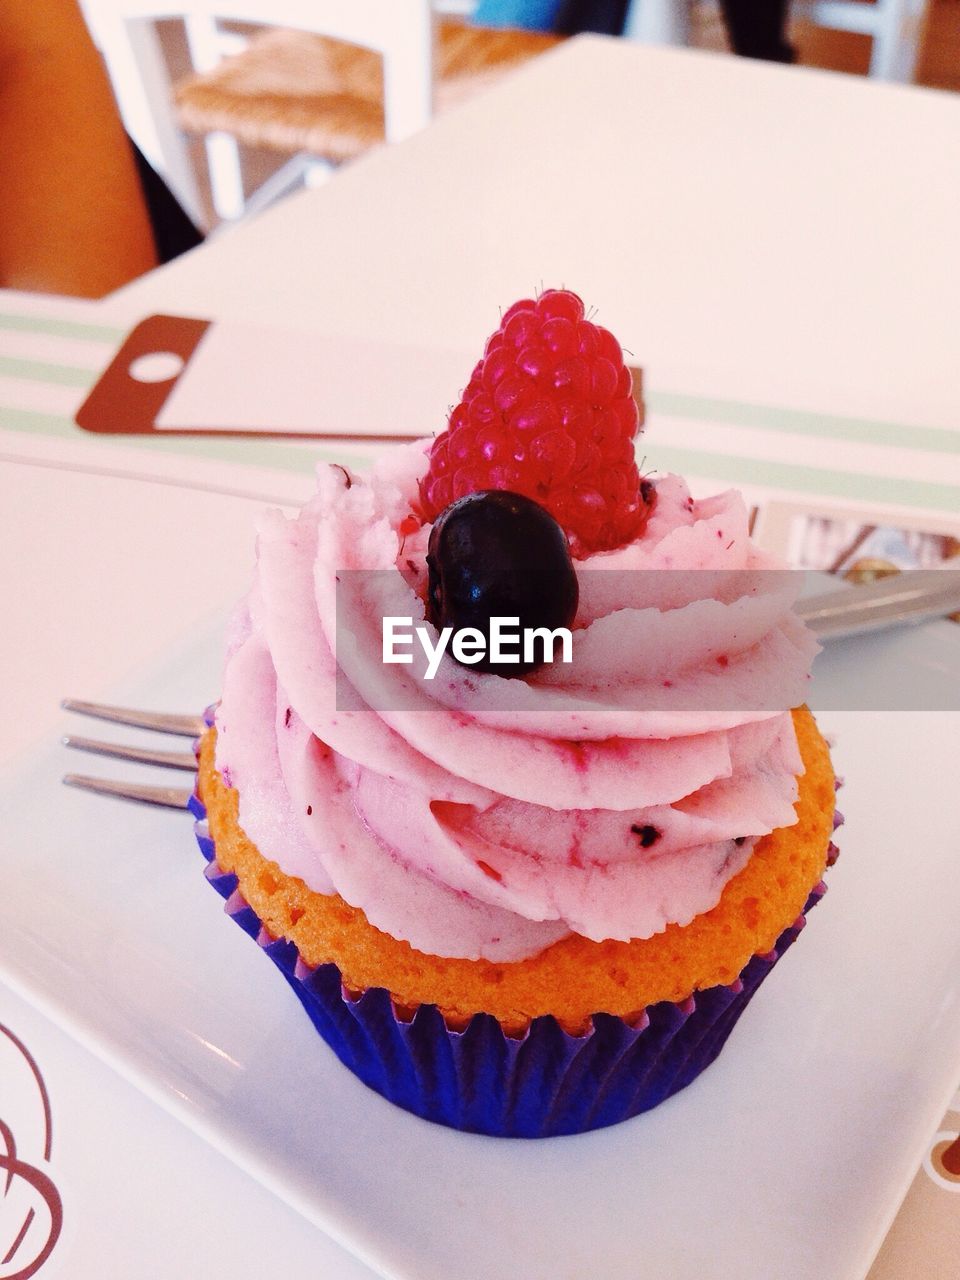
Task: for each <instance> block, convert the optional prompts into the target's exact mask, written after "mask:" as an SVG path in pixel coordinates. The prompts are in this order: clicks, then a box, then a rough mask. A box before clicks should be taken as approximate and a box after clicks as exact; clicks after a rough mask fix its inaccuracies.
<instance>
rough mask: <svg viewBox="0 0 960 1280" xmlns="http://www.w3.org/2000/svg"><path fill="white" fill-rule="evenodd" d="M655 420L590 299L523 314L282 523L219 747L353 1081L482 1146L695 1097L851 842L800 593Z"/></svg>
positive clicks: (250, 853)
mask: <svg viewBox="0 0 960 1280" xmlns="http://www.w3.org/2000/svg"><path fill="white" fill-rule="evenodd" d="M637 425H638V410H637V406H636V403H635V401H634V399H633V395H632V383H631V378H630V374H629V372H628V371H627V370H626V369H625V368H624V365H623V357H622V353H621V350H620V347H619V344H618V343H617V342H616V340H615V339H614V338H613V337H612V335H611V334H609V333H608V332H607V331H605V330H603V329H601V328H599V327H598V326H596V325H594V324H592V323H590V322H588V321H586V320H585V319H584V317H583V306H582V304H581V302H580V300H579V299H578V298H577V297H576V295H574V294H572V293H569V292H567V291H555V290H551V291H547V292H546V293H544V294H542V295H540V297H539V298H538V299H536V300H526V301H523V302H520V303H518V304H516V305H515V306H514V307H512V308H511V309H510V310H509V311H508V312H507V313H506V315H505V316H504V318H503V321H502V323H501V326H500V328H499V329H498V330H497V332H496V333H495V334H494V335H493V336H492V337H491V339H490V340H489V341H488V343H487V346H486V350H485V353H484V357H483V359H482V360H481V361H480V363H479V364H478V365H477V367H476V369H475V370H474V372H473V375H472V377H471V380H470V383H469V385H468V387H467V390H466V391H465V393H464V396H463V399H462V400H461V402H460V403H459V404H458V405H457V407H456V408H455V409H454V410H453V412H452V414H451V417H450V421H449V424H448V427H447V429H446V430H445V431H444V432H443V433H442V434H441V435H439V436H438V437H437V438H436V440H434V441H432V442H430V441H427V442H423V441H418V442H414V443H412V444H410V445H406V446H401V447H397V448H395V449H393V450H391V451H390V452H387V453H385V454H384V455H383V456H382V459H381V461H380V462H379V464H378V465H377V466H375V467H374V469H373V471H372V472H371V474H370V475H369V476H367V477H365V478H364V479H363V480H357V479H355V478H354V477H352V476H350V475H349V474H348V473H347V472H346V471H345V470H344V469H343V468H339V467H324V468H321V469H320V471H319V473H318V483H317V493H316V496H315V497H314V498H313V499H312V500H311V501H310V502H308V503H307V504H306V506H304V507H303V509H302V510H301V511H300V513H299V514H298V515H296V516H295V517H294V518H292V519H288V518H286V517H284V516H283V515H282V514H280V513H279V512H267V513H266V514H265V515H264V516H263V517H262V519H261V521H260V525H259V530H258V549H257V566H256V576H255V581H254V585H253V587H252V589H251V591H250V593H249V596H248V598H247V599H246V601H245V602H244V603H243V605H242V606H241V608H240V609H239V610H238V613H237V615H236V617H235V620H234V623H233V625H232V628H231V634H230V637H229V642H228V657H227V662H226V667H225V674H224V683H223V690H222V695H221V699H220V702H219V704H218V706H217V708H216V711H215V713H214V714H212V715H211V716H210V725H209V728H208V731H207V733H206V735H205V736H204V738H203V740H202V742H201V744H200V748H199V771H198V779H197V791H196V797H195V809H196V813H197V816H198V835H199V839H200V844H201V848H202V849H203V851H204V853H205V854H206V856H207V857H208V859H210V866H209V868H208V878H209V879H210V880H211V882H212V883H213V885H214V886H215V887H216V888H217V889H218V890H219V891H220V892H221V894H223V896H224V897H225V898H226V899H227V903H226V905H227V910H228V913H229V914H230V915H231V916H232V917H233V918H234V919H235V920H236V921H237V922H238V923H239V924H241V926H242V927H244V928H245V929H246V930H247V932H248V933H250V934H251V935H252V936H253V937H254V938H256V939H257V941H258V942H259V944H260V946H261V947H262V948H263V949H264V950H265V951H266V952H267V954H268V955H269V956H270V957H271V958H272V959H273V960H274V961H275V962H276V964H277V965H278V967H279V968H280V970H281V971H282V973H283V974H284V975H285V977H286V978H287V979H288V981H289V982H290V984H291V986H292V987H293V990H294V991H295V992H296V994H297V996H298V997H299V999H300V1000H301V1002H302V1004H303V1006H304V1008H305V1010H306V1012H307V1013H308V1015H309V1016H310V1017H311V1019H312V1021H313V1022H314V1024H315V1026H316V1027H317V1029H318V1031H319V1032H320V1034H321V1035H322V1036H323V1038H324V1039H325V1040H326V1041H327V1043H328V1044H329V1045H330V1047H331V1048H332V1049H333V1050H334V1052H335V1053H336V1054H337V1055H338V1057H339V1058H340V1059H341V1060H342V1061H343V1062H344V1063H345V1064H346V1065H347V1066H348V1067H349V1068H350V1069H351V1070H353V1071H354V1072H355V1073H356V1074H357V1075H358V1076H359V1077H360V1078H361V1079H362V1080H363V1081H364V1082H365V1083H366V1084H368V1085H369V1086H370V1087H371V1088H373V1089H375V1090H377V1091H378V1092H380V1093H381V1094H383V1095H384V1096H385V1097H387V1098H389V1099H390V1100H391V1101H393V1102H395V1103H397V1104H398V1105H400V1106H402V1107H405V1108H407V1109H408V1110H410V1111H413V1112H415V1113H416V1114H418V1115H420V1116H423V1117H425V1118H427V1119H430V1120H434V1121H438V1122H440V1123H443V1124H448V1125H451V1126H453V1127H456V1128H461V1129H466V1130H470V1131H474V1132H479V1133H486V1134H495V1135H506V1136H525V1137H537V1136H547V1135H552V1134H561V1133H575V1132H582V1131H584V1130H588V1129H592V1128H598V1127H601V1126H603V1125H608V1124H612V1123H614V1122H617V1121H620V1120H624V1119H626V1118H628V1117H630V1116H634V1115H636V1114H638V1113H639V1112H642V1111H644V1110H647V1109H649V1108H650V1107H652V1106H655V1105H656V1104H657V1103H659V1102H660V1101H662V1100H663V1099H664V1098H666V1097H669V1096H670V1095H671V1094H673V1093H675V1092H677V1090H679V1089H681V1088H683V1087H684V1086H685V1085H687V1084H689V1083H690V1082H691V1081H692V1080H693V1079H694V1078H695V1077H696V1076H697V1075H698V1074H699V1073H700V1072H701V1071H702V1070H703V1069H704V1068H705V1067H706V1066H707V1065H708V1064H709V1063H710V1062H712V1061H713V1059H714V1058H715V1057H716V1055H717V1053H719V1051H720V1049H721V1047H722V1046H723V1043H724V1042H725V1040H726V1038H727V1036H728V1034H729V1033H730V1031H731V1029H732V1027H733V1025H734V1023H735V1022H736V1020H737V1018H738V1017H739V1014H740V1013H741V1012H742V1010H743V1008H744V1007H745V1006H746V1004H747V1002H748V1001H749V1000H750V998H751V997H752V995H753V993H754V992H755V991H756V989H757V987H758V986H759V984H760V983H761V982H762V981H763V979H764V978H765V977H766V975H767V974H768V973H769V971H770V970H771V968H772V967H773V965H774V964H775V963H776V961H777V959H778V958H779V956H780V955H782V954H783V952H784V951H785V950H786V948H787V947H788V946H789V945H790V944H791V943H792V942H793V940H794V939H795V937H796V936H797V934H798V932H799V930H800V929H801V928H802V926H803V923H804V919H805V913H806V912H807V911H808V910H809V909H810V907H811V906H812V905H813V904H814V903H815V902H816V901H817V900H818V898H819V897H820V895H821V894H822V892H823V885H822V881H821V877H822V875H823V872H824V868H825V866H826V865H827V862H828V859H832V856H833V851H834V846H833V845H832V844H831V836H832V831H833V827H834V793H835V781H834V775H833V771H832V768H831V764H830V758H829V753H828V749H827V746H826V744H825V742H824V740H823V738H822V736H821V734H820V733H819V731H818V729H817V726H816V724H815V722H814V719H813V717H812V715H811V714H810V712H809V711H808V710H807V709H806V708H805V707H804V706H803V702H804V693H805V689H806V687H807V682H808V680H809V668H810V664H811V662H812V659H813V657H814V655H815V652H816V649H817V645H816V642H815V641H814V640H813V638H812V637H811V635H810V634H809V633H808V632H807V630H806V629H805V628H804V626H803V625H802V624H801V623H800V622H799V620H798V619H797V618H796V617H795V615H794V614H793V613H792V611H791V610H792V604H793V602H794V598H795V594H796V587H795V584H794V582H793V575H790V574H786V573H783V572H781V570H782V568H783V566H781V565H779V564H778V563H777V562H776V561H774V560H773V559H772V558H771V557H770V556H769V555H767V554H766V553H764V552H762V551H761V550H760V549H759V548H757V547H756V546H755V545H754V544H753V543H752V542H751V540H750V536H749V527H748V526H749V520H748V512H747V510H746V508H745V506H744V503H743V500H742V498H741V497H740V496H739V494H737V493H735V492H727V493H722V494H719V495H717V496H714V497H710V498H707V499H701V500H698V501H695V500H694V499H693V498H692V497H691V495H690V492H689V490H688V488H687V485H686V484H685V482H684V481H683V480H682V479H681V478H679V477H676V476H670V475H664V476H659V477H657V478H655V479H653V478H647V479H641V477H640V476H639V474H638V472H637V467H636V462H635V455H634V435H635V433H636V430H637ZM508 616H509V617H510V618H511V619H512V620H513V621H516V622H517V623H518V625H519V632H518V635H517V636H514V635H512V634H511V635H509V636H507V637H506V643H505V644H503V645H501V646H500V651H499V653H498V652H497V650H496V645H495V644H494V639H495V637H494V636H493V632H492V630H491V628H493V627H495V625H496V624H495V623H491V619H492V618H497V617H500V618H504V617H508ZM525 623H529V624H530V625H529V627H527V626H525V625H524V624H525ZM401 624H402V625H401ZM537 627H540V629H541V634H539V635H538V634H537V633H536V631H535V628H537ZM545 632H553V633H554V647H553V655H552V656H553V660H552V661H549V660H547V659H548V658H549V657H550V654H548V652H547V640H546V637H545V635H544V634H543V633H545ZM563 632H566V637H565V638H564V636H563V635H562V633H563ZM528 634H532V635H533V637H534V641H535V642H534V643H533V644H532V645H531V648H530V650H529V651H528V650H527V648H526V644H525V640H526V638H527V636H528ZM518 637H520V638H518ZM521 638H522V639H523V640H524V643H523V644H521ZM460 640H463V643H462V644H461V643H460ZM536 641H539V649H538V648H537V644H536Z"/></svg>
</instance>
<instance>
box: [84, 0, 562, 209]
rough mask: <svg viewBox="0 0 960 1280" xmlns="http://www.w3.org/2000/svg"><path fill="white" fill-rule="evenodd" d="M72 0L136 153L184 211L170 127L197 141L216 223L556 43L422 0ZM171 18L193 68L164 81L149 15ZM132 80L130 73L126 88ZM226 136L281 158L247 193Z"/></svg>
mask: <svg viewBox="0 0 960 1280" xmlns="http://www.w3.org/2000/svg"><path fill="white" fill-rule="evenodd" d="M84 3H85V6H86V9H87V14H88V20H89V21H90V24H91V27H92V29H93V30H94V34H95V37H96V38H97V39H98V41H99V43H100V45H101V48H102V50H103V53H104V57H105V58H106V61H107V64H108V67H109V69H110V71H111V76H112V78H113V79H114V84H115V86H116V87H117V91H118V100H119V102H120V107H121V112H122V113H123V114H124V118H125V120H126V121H127V125H128V128H129V129H130V131H131V133H133V135H134V136H135V137H137V140H138V141H139V142H140V145H141V149H142V150H144V151H145V152H146V154H147V155H148V157H149V158H151V159H154V157H157V159H159V161H160V167H161V168H162V169H163V170H164V172H165V174H166V176H167V177H168V180H169V181H170V182H171V185H173V186H174V187H175V188H176V189H177V191H178V194H179V193H181V192H182V193H184V195H185V199H184V203H185V204H186V205H187V207H188V208H191V211H192V210H193V209H195V207H196V188H195V181H194V179H193V175H192V172H191V173H189V174H188V173H186V172H185V169H187V168H189V165H188V164H186V163H185V162H186V149H185V146H184V142H183V138H182V134H181V129H186V130H187V131H189V132H191V133H195V134H198V135H201V136H203V137H204V140H205V147H206V153H207V161H208V167H209V171H210V180H211V193H212V198H213V203H214V207H215V209H216V211H217V213H218V214H219V216H220V217H222V218H227V219H232V218H236V217H239V216H241V215H242V214H243V213H244V212H251V211H253V210H254V209H255V208H257V207H261V206H262V205H263V204H264V203H267V202H268V201H269V200H272V199H275V198H276V196H277V195H279V194H280V193H281V192H282V191H283V190H285V189H287V188H288V187H289V186H291V185H292V184H293V183H294V182H297V181H300V180H301V179H302V178H304V176H307V177H308V178H309V176H310V175H311V174H313V173H315V172H316V171H317V169H318V168H320V167H323V166H326V167H328V166H329V165H331V164H333V165H336V164H340V163H342V162H343V161H345V160H349V159H352V158H353V157H355V156H357V155H359V154H361V153H362V152H363V151H364V150H366V149H367V148H369V147H371V146H375V145H377V144H378V143H382V142H384V141H387V142H394V141H399V140H401V139H402V138H405V137H407V136H409V135H410V134H411V133H414V132H416V131H417V130H418V129H420V128H422V127H423V126H424V125H425V124H426V123H427V122H428V121H429V119H430V117H431V115H432V114H433V111H434V109H435V108H436V109H437V110H442V109H444V108H445V107H447V106H451V105H453V104H455V103H456V102H459V101H462V100H463V99H464V98H466V97H468V96H469V95H470V94H472V93H475V92H477V91H478V90H479V89H481V88H483V87H484V86H486V85H489V84H492V83H494V82H495V81H496V80H497V79H499V78H500V77H501V76H502V75H504V74H506V73H507V72H508V71H510V70H511V69H513V68H515V67H517V66H519V65H520V64H521V63H522V62H524V61H526V60H527V59H528V58H530V57H533V56H534V55H535V54H538V53H542V52H544V51H545V50H546V49H548V48H550V47H551V46H552V45H554V44H555V43H557V41H558V37H555V36H549V35H543V34H539V33H534V32H529V31H495V30H488V29H485V28H481V27H473V26H471V25H470V24H469V23H468V22H465V21H463V20H462V19H458V18H454V17H439V18H438V17H437V16H436V15H435V14H434V12H433V8H432V4H431V0H84ZM174 16H175V17H179V18H181V19H182V20H183V22H184V25H185V29H186V34H187V42H188V48H189V53H190V59H191V63H192V67H193V70H192V72H191V73H190V74H189V75H188V76H186V77H185V78H184V79H183V80H182V81H181V82H180V83H179V84H177V85H176V86H171V85H170V83H169V78H168V77H167V76H166V75H165V68H164V67H163V66H162V59H159V50H158V48H157V40H156V32H155V30H152V29H149V22H150V20H154V21H155V20H156V19H157V18H162V17H174ZM223 21H232V22H243V23H252V24H255V25H257V26H262V27H266V28H267V29H265V30H259V31H256V32H255V33H254V34H253V35H252V36H251V37H250V38H249V39H244V38H243V37H238V36H237V35H236V33H234V32H228V31H224V30H223V28H222V26H221V23H222V22H223ZM131 77H132V78H134V79H139V81H140V88H139V92H138V93H136V94H134V95H130V94H129V93H128V88H129V82H130V80H131ZM124 86H127V88H125V87H124ZM174 102H175V104H176V114H174V109H173V103H174ZM138 130H141V131H142V130H145V131H146V134H147V136H148V143H149V144H152V148H151V146H150V145H145V144H144V141H143V140H141V137H140V136H138ZM238 143H242V144H246V145H249V146H255V147H266V148H269V149H271V150H274V151H277V152H282V153H286V154H288V155H290V156H291V157H292V159H291V160H290V161H289V162H288V163H287V164H286V165H285V166H283V167H282V168H281V169H280V170H279V171H278V173H277V174H275V175H274V176H273V177H272V178H271V179H269V180H268V182H267V183H266V184H265V185H264V187H262V188H261V189H260V190H259V191H258V192H257V193H255V195H254V196H253V197H251V198H249V199H245V197H244V191H243V181H242V174H241V169H240V154H239V150H238ZM151 149H152V153H153V154H151Z"/></svg>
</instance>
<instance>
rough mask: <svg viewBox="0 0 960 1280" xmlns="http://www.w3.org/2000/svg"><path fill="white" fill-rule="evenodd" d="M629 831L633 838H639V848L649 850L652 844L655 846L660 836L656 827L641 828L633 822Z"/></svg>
mask: <svg viewBox="0 0 960 1280" xmlns="http://www.w3.org/2000/svg"><path fill="white" fill-rule="evenodd" d="M630 830H631V831H632V832H633V834H634V835H635V836H639V837H640V846H641V848H643V849H649V848H650V846H651V845H652V844H656V843H657V841H658V840H659V839H660V836H661V834H662V833H661V832H659V831H658V830H657V828H656V827H650V826H645V827H642V826H641V825H640V824H639V822H635V823H634V824H633V826H632V827H631V828H630Z"/></svg>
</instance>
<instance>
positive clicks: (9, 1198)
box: [0, 1023, 63, 1280]
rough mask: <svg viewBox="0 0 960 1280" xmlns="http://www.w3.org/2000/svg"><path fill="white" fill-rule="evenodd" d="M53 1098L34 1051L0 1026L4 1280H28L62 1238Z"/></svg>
mask: <svg viewBox="0 0 960 1280" xmlns="http://www.w3.org/2000/svg"><path fill="white" fill-rule="evenodd" d="M52 1148H53V1123H52V1118H51V1114H50V1097H49V1094H48V1092H47V1086H46V1084H45V1082H44V1079H43V1076H42V1074H41V1072H40V1068H39V1067H38V1066H37V1063H36V1060H35V1059H34V1057H33V1055H32V1054H31V1053H30V1051H29V1049H28V1048H27V1047H26V1045H25V1044H24V1043H23V1041H22V1040H20V1039H19V1038H18V1037H17V1036H16V1035H14V1033H13V1032H12V1031H11V1030H10V1028H9V1027H5V1026H3V1024H2V1023H0V1280H29V1277H30V1276H35V1275H36V1274H37V1272H38V1271H40V1269H41V1267H43V1265H44V1264H45V1263H46V1261H47V1260H48V1258H49V1257H50V1255H51V1253H52V1252H53V1250H54V1248H55V1247H56V1244H57V1240H58V1239H59V1237H60V1230H61V1227H62V1226H63V1204H62V1202H61V1199H60V1192H59V1191H58V1190H57V1187H56V1185H55V1183H54V1181H53V1177H52V1168H51V1163H50V1157H51V1152H52Z"/></svg>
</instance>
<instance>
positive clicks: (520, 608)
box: [427, 489, 579, 676]
mask: <svg viewBox="0 0 960 1280" xmlns="http://www.w3.org/2000/svg"><path fill="white" fill-rule="evenodd" d="M427 569H428V571H429V598H428V607H427V616H428V617H429V619H430V621H431V622H432V623H433V624H434V626H435V627H436V628H437V629H438V630H439V629H441V628H442V627H453V628H454V630H455V631H459V630H461V629H462V628H463V627H476V628H477V630H478V631H481V632H483V634H484V636H485V637H486V639H487V648H488V650H489V640H490V619H491V618H518V619H519V624H518V627H515V628H511V630H519V631H520V632H521V633H522V632H523V631H524V630H525V629H526V628H532V627H548V628H550V630H551V631H552V630H555V629H556V628H557V627H569V626H570V625H571V623H572V622H573V619H574V616H575V615H576V612H577V601H578V599H579V588H578V586H577V575H576V573H575V572H574V569H573V562H572V561H571V559H570V549H569V547H568V546H567V539H566V535H565V534H564V532H563V530H562V529H561V528H560V526H559V525H558V524H557V522H556V520H554V518H553V516H551V515H550V514H549V512H547V511H545V510H544V508H543V507H541V506H540V505H539V504H538V503H536V502H533V501H532V500H531V499H530V498H525V497H523V496H522V495H521V494H518V493H510V492H508V491H507V490H503V489H490V490H482V491H481V492H479V493H470V494H467V496H466V497H465V498H458V499H457V501H456V502H452V503H451V504H450V506H449V507H447V508H446V509H445V510H444V511H442V512H441V513H440V515H439V516H438V517H437V519H436V522H435V523H434V526H433V529H432V530H431V532H430V544H429V547H428V551H427ZM448 652H449V650H448ZM554 654H555V657H558V656H559V645H558V646H555V648H554ZM536 656H537V658H538V660H537V661H532V662H523V661H522V660H521V661H520V662H515V663H496V664H495V663H493V662H492V661H491V660H490V658H489V656H488V655H485V656H484V658H483V659H482V660H481V661H480V662H476V663H472V664H471V665H472V666H473V667H475V668H476V670H478V671H496V672H497V674H498V675H503V676H516V675H522V674H523V673H524V672H527V671H533V670H534V669H535V668H536V667H539V666H542V665H543V645H542V643H541V642H539V641H538V642H537V645H536ZM521 657H522V646H521Z"/></svg>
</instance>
